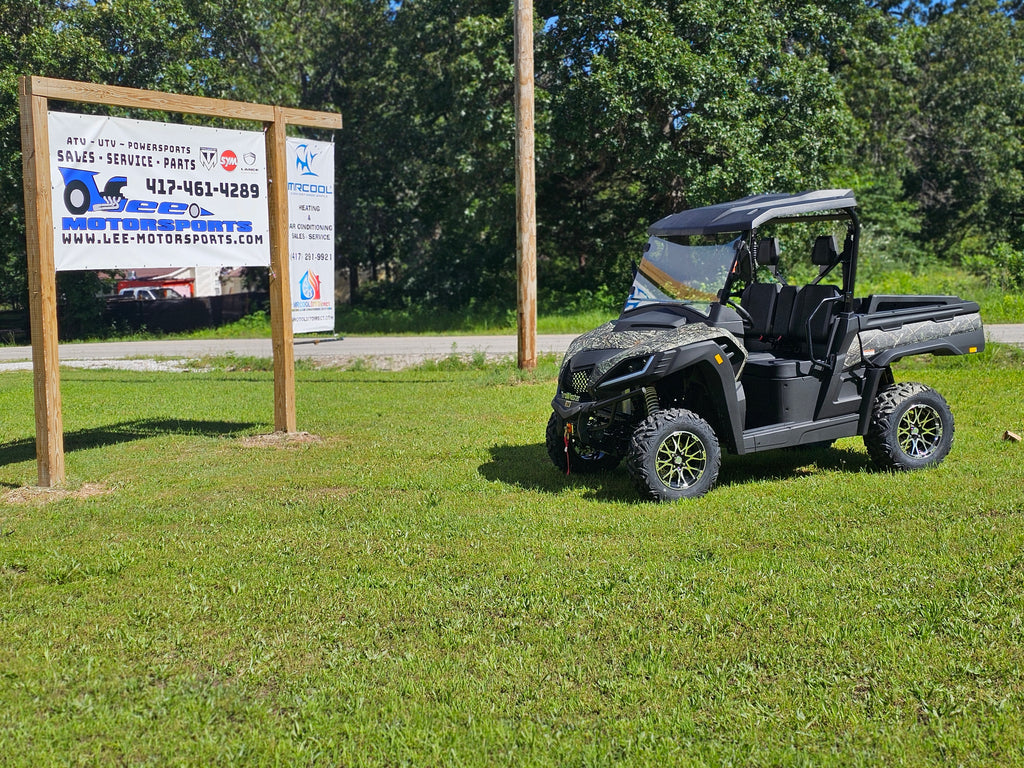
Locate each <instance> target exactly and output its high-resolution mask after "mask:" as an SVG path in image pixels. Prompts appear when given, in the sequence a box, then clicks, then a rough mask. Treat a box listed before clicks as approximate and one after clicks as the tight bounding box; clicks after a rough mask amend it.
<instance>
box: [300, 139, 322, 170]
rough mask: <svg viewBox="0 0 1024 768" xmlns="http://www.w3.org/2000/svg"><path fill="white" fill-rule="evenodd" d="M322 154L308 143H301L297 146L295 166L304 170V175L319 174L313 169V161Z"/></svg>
mask: <svg viewBox="0 0 1024 768" xmlns="http://www.w3.org/2000/svg"><path fill="white" fill-rule="evenodd" d="M319 156H320V153H318V152H313V151H312V150H311V149H310V148H309V145H308V144H299V145H298V146H297V147H295V167H296V168H297V169H298V170H299V171H301V172H302V175H303V176H319V175H320V174H319V173H317V172H316V171H314V170H313V161H314V160H315V159H316V158H318V157H319Z"/></svg>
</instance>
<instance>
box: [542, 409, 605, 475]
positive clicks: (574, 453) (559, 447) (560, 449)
mask: <svg viewBox="0 0 1024 768" xmlns="http://www.w3.org/2000/svg"><path fill="white" fill-rule="evenodd" d="M544 444H545V446H546V447H547V449H548V458H550V459H551V463H552V464H554V465H555V466H556V467H558V469H560V470H561V471H562V472H566V471H567V470H566V465H565V462H566V459H568V461H569V466H568V473H569V474H572V473H573V472H578V473H580V474H581V475H592V474H594V473H596V472H607V471H609V470H612V469H615V468H616V467H617V466H618V465H619V462H620V461H622V456H619V455H617V454H614V453H606V452H605V451H597V450H593V449H591V448H588V447H587V446H584V445H580V444H579V442H578V441H577V439H576V438H575V436H574V437H572V438H570V439H569V452H568V454H567V453H566V450H565V421H564V420H563V419H561V418H560V417H559V415H558V414H557V413H552V414H551V418H549V419H548V427H547V430H546V431H545V434H544Z"/></svg>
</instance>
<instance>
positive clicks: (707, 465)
mask: <svg viewBox="0 0 1024 768" xmlns="http://www.w3.org/2000/svg"><path fill="white" fill-rule="evenodd" d="M721 465H722V451H721V448H720V447H719V444H718V438H717V437H716V436H715V431H714V430H713V429H712V428H711V425H710V424H708V423H707V422H706V421H705V420H704V419H702V418H701V417H700V416H698V415H697V414H696V413H694V412H693V411H688V410H686V409H683V408H669V409H667V410H664V411H658V412H656V413H654V414H652V415H650V416H648V417H647V418H646V419H644V420H643V421H642V422H640V425H639V426H638V427H637V428H636V431H634V432H633V438H632V440H631V442H630V451H629V460H628V463H627V468H628V469H629V473H630V475H632V477H633V480H634V482H636V484H637V487H638V488H639V489H640V491H641V492H642V493H644V494H646V495H647V496H649V497H651V498H653V499H655V500H656V501H675V500H677V499H694V498H697V497H698V496H702V495H704V494H705V493H707V492H708V491H709V490H710V489H711V487H712V486H713V485H714V484H715V481H716V480H717V479H718V470H719V468H720V467H721Z"/></svg>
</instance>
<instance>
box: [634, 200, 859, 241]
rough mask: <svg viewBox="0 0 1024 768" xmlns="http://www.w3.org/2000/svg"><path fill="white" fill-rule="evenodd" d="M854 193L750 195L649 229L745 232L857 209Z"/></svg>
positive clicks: (655, 232) (660, 233) (666, 233)
mask: <svg viewBox="0 0 1024 768" xmlns="http://www.w3.org/2000/svg"><path fill="white" fill-rule="evenodd" d="M856 207H857V201H856V200H854V199H853V191H852V190H849V189H821V190H816V191H810V192H799V193H797V194H795V195H792V194H771V195H751V196H750V197H744V198H743V199H741V200H733V201H732V202H729V203H718V204H717V205H709V206H707V207H706V208H693V209H691V210H688V211H680V212H679V213H673V214H670V215H669V216H666V217H665V218H663V219H661V220H660V221H657V222H655V223H654V224H652V225H651V226H650V228H649V229H648V230H647V233H648V234H649V235H652V236H655V237H671V236H680V235H713V234H717V233H719V232H745V231H747V230H750V229H753V228H754V227H758V226H760V225H761V224H764V223H765V222H768V221H771V220H772V219H777V218H780V217H784V216H795V215H798V214H801V213H814V212H816V211H831V210H838V209H843V208H856Z"/></svg>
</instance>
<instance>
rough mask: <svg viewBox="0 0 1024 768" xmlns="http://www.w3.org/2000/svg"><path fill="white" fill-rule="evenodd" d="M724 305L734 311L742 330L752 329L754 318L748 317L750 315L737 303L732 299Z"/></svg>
mask: <svg viewBox="0 0 1024 768" xmlns="http://www.w3.org/2000/svg"><path fill="white" fill-rule="evenodd" d="M725 303H726V304H728V305H729V306H730V307H732V308H733V309H735V310H736V314H737V315H739V316H740V320H741V321H742V323H743V327H744V328H753V327H754V318H752V317H751V316H750V313H749V312H747V310H746V309H744V308H743V307H741V306H740V305H739V304H738V303H736V301H735V300H734V299H729V300H728V301H726V302H725Z"/></svg>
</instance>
